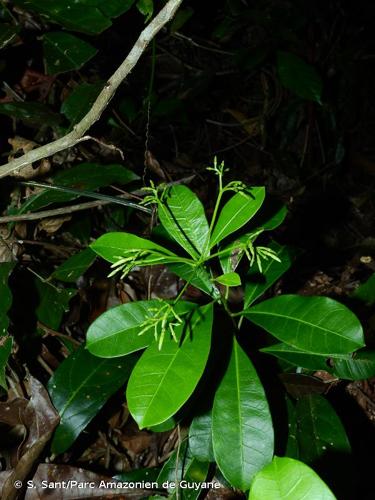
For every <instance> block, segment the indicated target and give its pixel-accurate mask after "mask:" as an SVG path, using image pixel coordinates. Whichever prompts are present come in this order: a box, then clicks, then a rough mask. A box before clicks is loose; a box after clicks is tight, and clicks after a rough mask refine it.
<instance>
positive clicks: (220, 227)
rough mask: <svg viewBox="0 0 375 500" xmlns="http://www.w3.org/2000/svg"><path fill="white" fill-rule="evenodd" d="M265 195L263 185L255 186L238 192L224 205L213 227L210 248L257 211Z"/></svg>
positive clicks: (247, 220)
mask: <svg viewBox="0 0 375 500" xmlns="http://www.w3.org/2000/svg"><path fill="white" fill-rule="evenodd" d="M264 197H265V190H264V188H263V187H254V188H250V189H248V190H246V192H244V191H242V192H239V193H236V194H235V195H233V196H232V198H230V200H229V201H228V202H227V203H226V204H225V205H224V206H223V208H222V209H221V212H220V214H219V217H218V219H217V222H216V224H215V227H214V229H213V232H212V235H211V239H210V248H212V247H213V246H215V245H216V244H217V243H219V242H220V241H221V240H223V239H224V238H226V237H227V236H229V235H230V234H232V233H234V232H235V231H237V230H238V229H240V228H241V227H242V226H244V225H245V224H246V223H247V222H249V220H250V219H251V218H252V217H253V216H254V215H255V214H256V213H257V211H258V210H259V208H260V207H261V206H262V203H263V201H264Z"/></svg>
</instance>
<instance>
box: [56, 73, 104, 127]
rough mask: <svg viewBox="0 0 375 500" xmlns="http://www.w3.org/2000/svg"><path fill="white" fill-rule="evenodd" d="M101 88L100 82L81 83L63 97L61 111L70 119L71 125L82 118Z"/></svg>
mask: <svg viewBox="0 0 375 500" xmlns="http://www.w3.org/2000/svg"><path fill="white" fill-rule="evenodd" d="M102 88H103V84H102V83H81V85H78V87H75V88H74V89H73V91H72V93H71V94H70V95H69V96H68V97H67V98H66V99H65V101H64V102H63V103H62V106H61V113H62V114H63V115H65V116H66V118H67V119H68V120H69V121H70V125H71V127H72V126H73V125H74V124H76V123H78V122H79V121H80V120H82V118H83V117H84V116H85V115H86V113H87V112H88V111H89V110H90V109H91V107H92V105H93V103H94V101H95V99H96V98H97V97H98V95H99V93H100V91H101V90H102Z"/></svg>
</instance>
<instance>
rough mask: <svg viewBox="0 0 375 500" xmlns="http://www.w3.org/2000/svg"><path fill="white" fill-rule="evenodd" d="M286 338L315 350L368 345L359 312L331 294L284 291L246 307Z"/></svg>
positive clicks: (267, 327) (247, 314)
mask: <svg viewBox="0 0 375 500" xmlns="http://www.w3.org/2000/svg"><path fill="white" fill-rule="evenodd" d="M244 315H245V317H247V318H248V319H249V320H250V321H252V322H253V323H255V324H256V325H258V326H261V327H262V328H264V329H265V330H267V332H269V333H270V334H271V335H273V336H274V337H276V338H277V339H279V340H281V341H282V342H284V343H286V344H289V345H291V346H292V347H296V348H297V349H301V350H302V351H306V352H311V353H315V354H323V355H324V354H326V355H327V356H332V355H335V354H348V353H350V352H353V351H355V350H357V349H359V348H360V347H363V346H364V340H363V330H362V326H361V323H360V322H359V320H358V318H357V316H356V315H355V314H354V313H352V311H350V310H349V309H348V308H347V307H346V306H344V305H343V304H340V303H339V302H337V301H335V300H333V299H330V298H328V297H307V296H300V295H280V296H278V297H274V298H273V299H269V300H266V301H264V302H262V303H260V304H258V305H256V306H253V307H251V308H249V309H246V310H245V311H244Z"/></svg>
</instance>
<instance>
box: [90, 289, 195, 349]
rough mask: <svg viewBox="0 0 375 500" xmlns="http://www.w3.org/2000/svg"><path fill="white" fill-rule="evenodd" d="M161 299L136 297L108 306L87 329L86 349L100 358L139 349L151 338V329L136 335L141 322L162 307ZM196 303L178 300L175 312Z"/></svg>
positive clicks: (152, 336) (181, 312) (180, 311)
mask: <svg viewBox="0 0 375 500" xmlns="http://www.w3.org/2000/svg"><path fill="white" fill-rule="evenodd" d="M164 305H165V303H164V302H163V301H160V300H156V299H155V300H139V301H137V302H128V303H127V304H123V305H121V306H117V307H113V308H112V309H108V311H106V312H105V313H103V314H102V315H101V316H99V317H98V318H97V319H96V320H95V321H94V322H93V323H92V324H91V325H90V327H89V329H88V330H87V349H88V350H89V351H90V352H91V353H92V354H94V355H95V356H99V357H101V358H114V357H118V356H124V355H126V354H130V353H132V352H136V351H139V350H141V349H144V348H145V347H147V346H149V345H150V344H151V342H152V341H153V340H154V330H153V329H149V330H147V331H145V332H144V333H142V335H139V332H140V331H141V330H142V327H141V326H142V324H143V323H144V322H145V321H146V320H147V319H149V318H152V317H153V316H155V314H156V311H157V310H160V309H162V308H163V307H164ZM194 307H195V305H194V304H192V303H191V302H185V301H181V302H179V303H178V304H177V305H176V306H175V310H176V312H177V313H178V314H183V313H186V312H188V311H190V310H192V309H193V308H194Z"/></svg>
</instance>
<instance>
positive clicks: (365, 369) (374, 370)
mask: <svg viewBox="0 0 375 500" xmlns="http://www.w3.org/2000/svg"><path fill="white" fill-rule="evenodd" d="M331 363H332V372H333V373H334V375H336V376H337V377H339V378H341V379H347V380H365V379H367V378H371V377H374V376H375V351H368V350H361V351H357V352H355V353H354V354H353V356H350V357H348V358H347V359H332V360H331Z"/></svg>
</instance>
